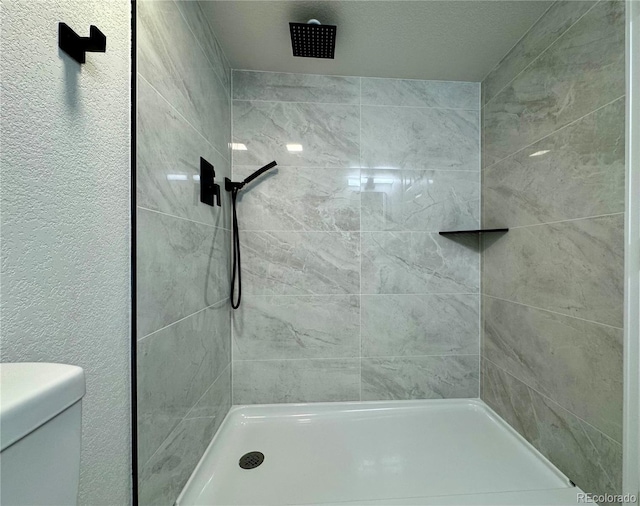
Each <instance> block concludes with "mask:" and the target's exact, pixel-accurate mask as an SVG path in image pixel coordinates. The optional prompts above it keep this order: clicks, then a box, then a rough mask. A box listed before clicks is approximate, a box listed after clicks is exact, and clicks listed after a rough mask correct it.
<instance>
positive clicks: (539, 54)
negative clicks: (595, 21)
mask: <svg viewBox="0 0 640 506" xmlns="http://www.w3.org/2000/svg"><path fill="white" fill-rule="evenodd" d="M597 5H600V0H598V1H597V2H595V3H594V4H593V5H592V6H591V7H589V9H587V10H586V11H585V12H584V14H582V16H580V17H579V18H578V19H576V20H575V21H574V22H573V23H572V24H571V26H569V27H568V28H567V29H566V30H565V31H563V32H562V33H561V34H560V35H559V36H558V37H557V38H556V39H555V40H554V41H553V42H552V43H551V44H549V45H548V46H547V47H546V48H544V49H543V50H542V51H541V52H540V53H538V56H536V57H535V58H534V59H533V60H531V61H530V62H529V64H528V65H527V66H526V67H524V68H523V69H522V70H521V71H520V72H518V73H517V74H516V75H515V76H514V77H513V79H511V80H510V81H509V82H508V83H507V84H505V85H504V86H503V87H502V88H500V90H498V92H497V93H496V94H495V95H493V97H491V98H490V99H489V100H487V102H486V103H485V104H484V106H483V107H486V106H487V105H489V104H490V103H491V101H492V100H493V99H494V98H496V97H497V96H498V95H500V93H502V92H503V91H504V89H505V88H506V87H507V86H509V85H510V84H511V83H512V82H513V81H515V80H516V79H517V78H518V76H520V74H522V73H523V72H524V71H525V70H527V69H528V68H529V67H531V65H533V64H534V63H535V62H536V61H538V60H539V59H540V57H541V56H542V55H543V54H545V53H546V52H547V51H548V50H549V49H551V46H553V45H554V44H555V43H556V42H558V41H559V40H560V39H562V38H563V37H564V36H565V34H566V33H567V32H569V31H570V30H571V29H572V28H573V27H574V26H575V25H576V24H578V23H579V22H580V21H581V20H582V18H584V17H585V16H586V15H587V14H589V13H590V12H591V11H592V10H593V9H594V8H595V7H596V6H597ZM551 7H552V6H551ZM551 7H549V8H551ZM536 23H537V21H536ZM532 28H533V27H532ZM525 35H526V34H525ZM514 47H515V46H514ZM512 49H513V48H512ZM507 54H508V53H507ZM505 56H506V55H505ZM487 75H488V74H487Z"/></svg>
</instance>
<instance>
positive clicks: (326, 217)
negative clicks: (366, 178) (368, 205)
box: [233, 166, 360, 231]
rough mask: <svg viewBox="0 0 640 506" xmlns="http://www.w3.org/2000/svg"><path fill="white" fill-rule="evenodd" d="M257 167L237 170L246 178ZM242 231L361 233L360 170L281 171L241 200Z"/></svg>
mask: <svg viewBox="0 0 640 506" xmlns="http://www.w3.org/2000/svg"><path fill="white" fill-rule="evenodd" d="M256 168H257V167H255V166H251V167H246V166H234V168H233V176H234V179H236V180H242V179H244V178H245V177H247V176H248V175H249V174H251V173H252V172H253V171H254V170H256ZM238 203H239V204H238V209H239V212H238V221H239V223H240V229H241V230H299V231H303V230H308V231H311V230H314V231H341V230H344V231H350V230H352V231H358V230H360V171H359V170H358V169H321V170H318V169H312V168H302V167H279V168H275V169H271V171H270V172H268V173H267V174H266V175H265V176H263V177H261V178H260V179H259V180H256V182H254V183H251V184H250V185H248V186H246V187H245V188H244V189H243V191H242V193H241V194H240V198H239V199H238Z"/></svg>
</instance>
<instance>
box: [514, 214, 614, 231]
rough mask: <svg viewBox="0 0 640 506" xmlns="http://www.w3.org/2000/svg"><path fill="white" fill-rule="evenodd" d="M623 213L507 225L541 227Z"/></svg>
mask: <svg viewBox="0 0 640 506" xmlns="http://www.w3.org/2000/svg"><path fill="white" fill-rule="evenodd" d="M621 214H622V215H623V214H624V211H621V212H617V213H608V214H596V215H594V216H584V217H582V218H568V219H566V220H558V221H546V222H544V223H531V224H530V225H519V226H516V227H509V230H518V229H523V228H531V227H541V226H545V225H557V224H558V223H569V222H572V221H581V220H593V219H596V218H606V217H607V216H620V215H621Z"/></svg>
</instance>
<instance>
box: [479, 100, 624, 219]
mask: <svg viewBox="0 0 640 506" xmlns="http://www.w3.org/2000/svg"><path fill="white" fill-rule="evenodd" d="M624 106H625V100H624V98H621V99H620V100H617V101H616V102H614V103H613V104H610V105H608V106H606V107H603V108H602V109H600V110H598V111H596V112H594V113H592V114H589V115H588V116H585V117H584V118H582V119H580V120H578V121H577V122H575V123H573V124H571V125H569V126H567V127H566V128H563V129H562V130H560V131H558V132H556V133H554V134H552V135H550V136H549V137H546V138H545V139H543V140H541V141H540V142H537V143H535V144H533V145H531V146H530V147H528V148H526V149H524V150H522V151H520V152H518V153H516V154H515V155H513V156H511V157H509V158H507V159H505V160H503V161H501V162H498V163H496V164H495V165H493V166H491V167H489V168H487V169H485V170H484V173H483V186H482V194H483V195H482V197H483V213H482V216H483V221H484V224H485V226H489V227H490V226H493V225H500V224H503V225H509V226H512V227H513V226H522V225H530V224H534V223H545V222H552V221H562V220H568V219H573V218H581V217H585V216H599V215H603V214H613V213H620V212H624V195H625V190H624V188H625V146H624V145H625V122H624V116H625V111H624ZM536 153H542V154H538V155H536V156H532V155H535V154H536Z"/></svg>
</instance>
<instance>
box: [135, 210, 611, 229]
mask: <svg viewBox="0 0 640 506" xmlns="http://www.w3.org/2000/svg"><path fill="white" fill-rule="evenodd" d="M140 209H146V208H140ZM147 210H148V211H153V209H147ZM153 212H159V211H153ZM160 214H165V213H160ZM614 214H621V213H614ZM168 216H173V215H171V214H170V215H168ZM603 216H608V215H603ZM175 218H178V216H175ZM182 219H186V218H182ZM576 219H578V220H583V219H586V218H576ZM187 221H193V220H187ZM196 223H199V222H196ZM203 225H206V223H203ZM541 225H546V223H541ZM527 226H533V225H527ZM215 228H220V227H215ZM512 228H516V227H512ZM520 228H524V227H520ZM224 230H227V231H228V230H229V229H228V228H225V229H224ZM240 231H241V232H251V233H253V234H257V233H269V234H283V233H291V234H339V235H346V234H349V235H356V234H360V235H362V234H423V235H426V234H429V235H439V234H440V232H441V230H362V231H358V230H355V229H354V230H276V229H251V228H241V229H240Z"/></svg>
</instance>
